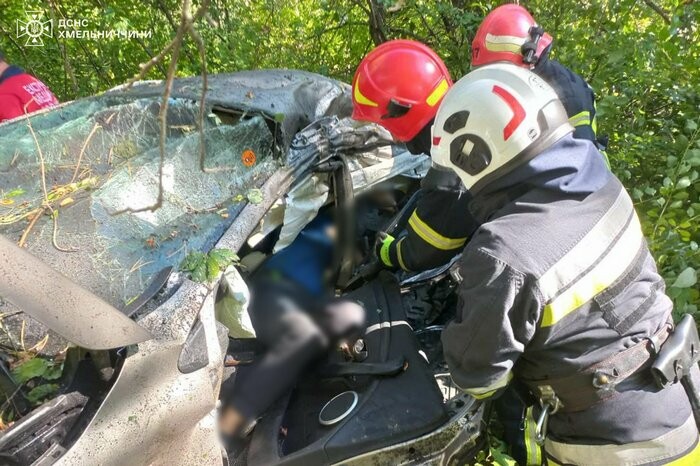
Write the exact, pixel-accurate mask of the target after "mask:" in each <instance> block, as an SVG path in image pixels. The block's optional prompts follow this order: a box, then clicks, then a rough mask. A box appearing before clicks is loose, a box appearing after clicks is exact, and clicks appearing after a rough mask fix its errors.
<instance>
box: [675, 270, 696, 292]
mask: <svg viewBox="0 0 700 466" xmlns="http://www.w3.org/2000/svg"><path fill="white" fill-rule="evenodd" d="M697 282H698V274H697V272H696V271H695V269H694V268H692V267H687V268H686V269H685V270H684V271H682V272H681V273H680V274H679V275H678V278H676V281H675V282H673V285H671V287H672V288H690V287H691V286H693V285H695V284H696V283H697Z"/></svg>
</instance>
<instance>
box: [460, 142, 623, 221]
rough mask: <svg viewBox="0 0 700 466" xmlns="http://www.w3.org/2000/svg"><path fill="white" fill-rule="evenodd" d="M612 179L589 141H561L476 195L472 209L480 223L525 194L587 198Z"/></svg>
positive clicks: (599, 155)
mask: <svg viewBox="0 0 700 466" xmlns="http://www.w3.org/2000/svg"><path fill="white" fill-rule="evenodd" d="M610 177H612V173H610V170H608V168H607V166H606V165H605V161H604V159H603V156H602V155H601V154H600V153H599V152H598V150H597V149H596V148H595V146H593V144H592V143H591V142H590V141H587V140H582V139H574V138H573V137H572V136H571V134H569V135H567V136H565V137H563V138H561V139H560V140H559V141H557V142H556V143H555V144H553V145H552V146H550V147H549V148H548V149H546V150H545V151H544V152H542V153H541V154H539V155H537V156H536V157H534V158H533V159H531V160H530V161H528V162H527V163H525V164H523V165H521V166H520V167H518V168H516V169H514V170H513V171H511V172H509V173H507V174H506V175H505V176H503V177H502V178H499V179H498V180H496V181H494V182H492V183H490V184H489V185H488V186H486V187H484V188H483V189H482V190H481V191H479V192H477V193H476V195H475V196H474V200H473V201H472V203H471V206H470V208H471V210H472V213H473V214H474V216H475V217H476V218H477V220H479V221H480V222H484V221H487V220H488V219H489V218H491V217H492V216H493V214H494V213H496V211H498V210H499V209H501V208H502V207H504V206H505V205H507V204H509V203H511V202H514V201H516V200H517V199H518V198H520V197H522V196H524V195H525V194H527V193H529V192H532V191H535V190H538V191H549V192H551V193H559V194H561V196H562V197H581V198H583V197H586V196H587V195H589V194H591V193H593V192H595V191H597V190H599V189H600V188H601V187H603V186H604V185H605V183H607V182H608V180H609V179H610Z"/></svg>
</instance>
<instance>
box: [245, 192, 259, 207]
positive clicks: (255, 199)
mask: <svg viewBox="0 0 700 466" xmlns="http://www.w3.org/2000/svg"><path fill="white" fill-rule="evenodd" d="M245 196H246V197H247V198H248V202H250V203H251V204H260V203H261V202H262V201H263V193H262V191H260V190H259V189H258V188H253V189H251V190H250V191H248V192H247V193H246V195H245Z"/></svg>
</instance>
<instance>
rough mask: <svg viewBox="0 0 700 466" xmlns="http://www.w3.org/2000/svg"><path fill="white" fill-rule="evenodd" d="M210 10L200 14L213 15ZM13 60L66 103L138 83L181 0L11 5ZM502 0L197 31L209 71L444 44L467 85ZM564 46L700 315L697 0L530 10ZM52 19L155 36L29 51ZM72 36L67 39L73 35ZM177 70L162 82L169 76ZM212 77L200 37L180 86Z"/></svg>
mask: <svg viewBox="0 0 700 466" xmlns="http://www.w3.org/2000/svg"><path fill="white" fill-rule="evenodd" d="M201 1H202V0H198V2H197V3H196V4H195V5H194V6H193V9H194V8H196V7H197V6H199V5H200V4H201ZM4 3H5V5H3V7H2V10H1V11H2V16H1V17H0V33H2V35H1V36H0V49H2V50H3V51H4V52H5V54H6V55H7V56H8V59H9V60H10V61H12V62H14V63H17V64H19V65H21V66H23V67H25V68H27V69H28V70H29V71H31V72H33V73H35V74H36V75H37V76H39V77H41V78H42V79H43V80H44V81H45V82H46V83H47V84H49V85H50V87H51V88H52V89H53V90H54V91H55V92H56V94H57V95H58V96H59V97H60V98H61V99H62V100H69V99H74V98H76V97H82V96H86V95H91V94H94V93H97V92H101V91H104V90H106V89H108V88H110V87H112V86H115V85H118V84H121V83H123V82H125V81H126V80H128V79H129V78H131V77H133V76H134V74H135V73H137V72H138V70H139V64H141V63H144V62H146V61H148V60H149V59H150V58H151V57H153V56H154V55H156V54H157V53H158V52H159V51H160V50H161V49H162V48H163V47H164V46H165V45H166V44H167V43H168V42H169V41H170V40H171V39H172V37H173V36H174V31H175V29H176V28H177V25H178V23H179V20H180V8H181V2H180V0H144V1H142V2H126V1H119V2H117V1H115V0H112V1H109V0H71V1H70V2H69V1H67V0H49V1H44V2H37V3H36V4H35V5H31V6H30V5H29V4H27V3H26V2H25V1H19V0H9V1H6V2H4ZM499 3H502V2H498V1H486V0H479V1H466V0H451V1H446V0H432V1H431V0H238V1H235V2H229V1H226V0H211V1H210V2H209V7H208V12H207V14H206V15H205V16H204V17H202V18H201V19H200V20H199V21H198V22H197V29H198V31H199V32H200V34H201V35H202V37H203V39H204V42H205V44H206V53H207V65H208V69H209V72H212V73H216V72H224V71H235V70H241V69H250V68H269V67H285V68H301V69H306V70H311V71H315V72H319V73H322V74H325V75H329V76H332V77H335V78H339V79H343V80H346V81H349V80H350V79H351V78H352V73H353V71H354V69H355V66H356V65H357V63H358V62H359V60H360V59H361V57H362V56H363V55H364V54H365V53H366V52H368V51H369V50H370V49H371V48H372V47H373V46H374V45H375V44H378V43H380V42H382V41H384V40H387V39H393V38H413V39H418V40H421V41H423V42H426V43H427V44H429V45H430V46H432V47H434V48H435V49H436V50H437V51H438V52H439V53H440V54H441V55H442V56H443V57H444V59H445V61H446V62H447V63H448V65H449V67H450V69H451V71H452V73H453V75H454V77H459V76H461V75H463V74H464V73H466V72H467V71H468V70H469V44H470V41H471V39H472V37H473V34H474V32H475V30H476V27H477V26H478V24H479V22H480V21H481V19H482V18H483V16H484V15H485V13H486V12H488V11H489V10H490V9H492V8H493V7H494V6H496V5H498V4H499ZM522 3H523V4H524V5H525V6H526V7H527V8H529V9H530V10H531V11H532V12H533V14H534V16H535V17H536V18H537V19H538V20H539V22H540V23H542V24H543V25H544V26H545V28H546V29H547V30H548V31H549V32H550V33H551V34H552V35H553V36H554V37H555V48H554V56H555V58H557V59H559V60H560V61H561V62H563V63H565V64H567V65H568V66H569V67H571V68H572V69H574V70H576V71H578V72H579V73H580V74H582V75H583V76H584V77H585V78H586V79H587V80H588V81H589V82H590V84H591V85H592V86H593V87H594V88H595V90H596V93H597V96H598V99H599V103H598V111H599V133H601V134H607V135H609V137H610V145H609V146H610V149H609V151H608V154H609V156H610V159H611V161H612V168H613V170H614V171H615V173H616V174H617V175H618V176H619V177H620V178H621V179H622V181H623V182H624V183H625V184H626V186H627V187H628V189H629V190H630V191H631V193H632V195H633V197H634V199H635V202H636V204H637V210H638V212H639V213H640V216H641V217H642V222H643V225H644V229H645V233H646V234H647V237H648V238H649V242H650V245H651V248H652V250H653V252H654V254H655V256H656V259H657V261H658V264H659V268H660V270H661V272H662V274H663V275H664V277H665V278H666V281H667V283H668V285H669V294H670V295H671V296H672V298H673V299H674V301H675V305H676V313H677V314H680V313H684V312H691V313H697V312H698V304H699V303H700V296H699V295H700V292H699V291H698V286H697V274H698V269H700V250H699V247H698V243H700V227H699V225H700V222H698V218H699V217H700V199H699V196H698V193H699V192H700V183H698V177H699V175H698V171H699V170H700V129H699V127H700V112H699V111H698V109H699V107H700V94H699V93H698V88H700V72H699V71H698V69H699V68H700V51H699V48H698V45H700V40H699V39H700V31H699V29H698V27H699V25H698V20H699V18H700V4H699V3H698V2H693V1H692V0H644V1H636V0H614V1H613V0H584V1H581V2H571V1H564V0H549V1H544V0H532V1H528V2H522ZM27 9H33V10H42V11H43V12H44V17H45V19H49V18H50V19H53V20H54V26H57V24H58V21H59V20H61V19H69V20H80V23H79V24H78V25H77V26H75V25H74V27H73V28H68V29H67V30H70V29H80V30H89V31H96V32H98V31H114V30H120V31H145V32H147V33H148V35H150V37H140V36H138V35H137V36H136V37H132V38H131V39H124V38H119V37H116V38H111V39H109V38H97V39H91V38H90V37H88V38H84V37H83V38H76V37H65V36H64V37H60V36H61V34H60V31H59V29H58V28H57V27H54V34H53V36H54V37H53V38H48V37H46V38H44V41H45V45H44V46H43V47H28V46H26V45H25V40H26V38H25V37H20V38H18V37H17V34H16V21H17V20H19V21H26V19H27V13H26V10H27ZM65 30H66V29H64V31H65ZM167 65H168V60H167V59H166V61H165V62H164V63H160V64H158V65H157V66H156V67H154V68H153V69H152V70H151V72H150V73H149V74H148V77H149V78H153V79H160V78H163V76H164V74H165V72H166V68H167ZM200 72H201V62H200V59H199V55H198V51H197V48H196V45H195V44H194V43H193V42H192V40H188V41H187V42H186V43H185V46H184V49H183V54H182V55H181V59H180V62H179V68H178V74H179V75H193V74H199V73H200Z"/></svg>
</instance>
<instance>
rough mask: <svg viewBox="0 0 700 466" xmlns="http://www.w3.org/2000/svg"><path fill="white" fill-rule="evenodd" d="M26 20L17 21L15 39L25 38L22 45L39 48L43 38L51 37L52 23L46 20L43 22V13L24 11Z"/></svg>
mask: <svg viewBox="0 0 700 466" xmlns="http://www.w3.org/2000/svg"><path fill="white" fill-rule="evenodd" d="M25 13H26V14H27V20H26V21H22V20H19V19H18V20H17V38H20V37H25V36H26V37H27V42H26V43H25V44H24V45H25V46H27V47H41V46H43V45H44V40H43V37H44V36H46V37H52V36H53V22H52V21H51V20H50V19H48V20H46V21H44V12H43V11H39V10H36V11H32V10H27V11H25Z"/></svg>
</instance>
